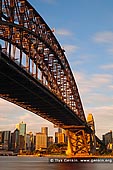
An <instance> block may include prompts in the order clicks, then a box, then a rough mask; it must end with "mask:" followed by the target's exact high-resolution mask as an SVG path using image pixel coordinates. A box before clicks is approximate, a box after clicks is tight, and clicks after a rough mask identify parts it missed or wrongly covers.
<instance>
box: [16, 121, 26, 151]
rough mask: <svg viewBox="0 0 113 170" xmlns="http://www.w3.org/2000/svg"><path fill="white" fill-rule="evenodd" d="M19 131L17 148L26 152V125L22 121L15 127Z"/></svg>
mask: <svg viewBox="0 0 113 170" xmlns="http://www.w3.org/2000/svg"><path fill="white" fill-rule="evenodd" d="M16 128H18V130H19V146H20V150H26V124H25V123H24V122H23V121H22V122H21V123H19V124H17V125H16Z"/></svg>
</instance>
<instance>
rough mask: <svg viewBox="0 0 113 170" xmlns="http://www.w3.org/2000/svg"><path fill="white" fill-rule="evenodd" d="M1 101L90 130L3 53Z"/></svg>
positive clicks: (1, 54) (64, 105)
mask: <svg viewBox="0 0 113 170" xmlns="http://www.w3.org/2000/svg"><path fill="white" fill-rule="evenodd" d="M0 97H1V98H3V99H5V100H8V101H10V102H12V103H15V104H16V105H19V106H21V107H22V108H25V109H27V110H29V111H31V112H34V113H35V114H37V115H39V116H41V117H43V118H45V119H47V120H49V121H50V122H52V123H54V124H56V125H59V126H60V127H62V126H71V125H72V126H84V128H85V130H86V132H88V133H91V129H90V127H89V126H88V125H87V123H86V122H83V120H81V119H80V118H79V117H78V116H77V115H76V114H75V113H74V112H73V111H72V110H71V109H70V108H69V107H68V106H67V105H66V104H65V103H63V102H62V101H61V100H60V99H58V97H57V96H56V95H55V94H52V93H51V92H50V91H49V89H48V88H47V87H45V86H44V85H42V84H41V82H40V81H39V80H36V79H35V78H34V77H33V76H32V75H31V74H30V73H28V72H27V71H26V70H25V69H24V68H22V67H20V66H19V65H18V64H17V63H15V62H14V61H12V60H11V59H10V58H9V57H8V56H7V55H6V54H4V53H3V52H2V51H1V52H0Z"/></svg>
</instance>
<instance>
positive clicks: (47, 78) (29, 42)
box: [0, 0, 86, 122]
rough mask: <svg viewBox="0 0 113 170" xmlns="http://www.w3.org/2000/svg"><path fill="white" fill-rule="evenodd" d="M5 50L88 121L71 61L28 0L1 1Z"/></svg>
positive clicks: (0, 30) (0, 34)
mask: <svg viewBox="0 0 113 170" xmlns="http://www.w3.org/2000/svg"><path fill="white" fill-rule="evenodd" d="M0 39H2V40H3V41H4V49H3V52H4V53H6V54H8V55H9V58H10V59H11V60H13V61H15V62H16V63H18V65H19V66H21V67H23V69H25V70H26V71H27V72H29V73H30V74H32V76H33V77H34V78H36V79H38V80H40V82H41V83H42V84H43V85H44V86H46V87H47V88H48V89H49V90H50V91H51V92H52V93H54V94H55V95H56V96H57V97H58V98H59V99H60V100H61V101H63V102H64V103H65V104H66V105H67V106H68V107H69V108H70V109H71V110H72V111H73V112H74V113H75V114H76V115H78V117H79V118H80V119H82V120H83V121H84V122H86V118H85V114H84V110H83V106H82V103H81V99H80V95H79V92H78V88H77V85H76V82H75V79H74V76H73V74H72V71H71V69H70V66H69V63H68V61H67V59H66V56H65V54H64V52H65V51H64V50H63V49H62V48H61V46H60V44H59V42H58V41H57V39H56V38H55V36H54V34H53V32H52V30H51V29H50V28H49V26H48V25H47V24H46V23H45V21H44V20H43V18H42V17H41V16H40V15H39V14H38V12H37V11H36V10H35V9H34V8H33V7H32V6H31V5H30V3H29V2H28V1H27V0H1V1H0Z"/></svg>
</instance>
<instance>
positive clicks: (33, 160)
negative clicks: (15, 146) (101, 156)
mask: <svg viewBox="0 0 113 170" xmlns="http://www.w3.org/2000/svg"><path fill="white" fill-rule="evenodd" d="M110 169H113V163H76V162H73V163H71V162H69V163H67V162H65V163H52V162H50V160H49V158H47V157H30V156H26V157H24V156H19V157H18V156H0V170H110Z"/></svg>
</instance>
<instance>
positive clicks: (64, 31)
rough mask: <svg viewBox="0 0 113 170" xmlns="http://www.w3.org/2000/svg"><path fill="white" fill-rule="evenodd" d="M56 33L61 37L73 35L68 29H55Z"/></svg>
mask: <svg viewBox="0 0 113 170" xmlns="http://www.w3.org/2000/svg"><path fill="white" fill-rule="evenodd" d="M55 33H56V34H57V35H60V36H70V35H72V33H71V32H70V31H69V30H67V29H55Z"/></svg>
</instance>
